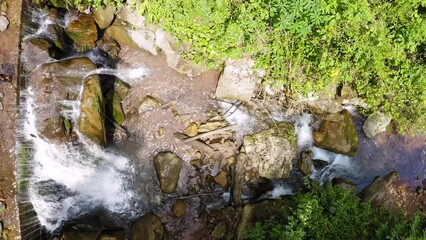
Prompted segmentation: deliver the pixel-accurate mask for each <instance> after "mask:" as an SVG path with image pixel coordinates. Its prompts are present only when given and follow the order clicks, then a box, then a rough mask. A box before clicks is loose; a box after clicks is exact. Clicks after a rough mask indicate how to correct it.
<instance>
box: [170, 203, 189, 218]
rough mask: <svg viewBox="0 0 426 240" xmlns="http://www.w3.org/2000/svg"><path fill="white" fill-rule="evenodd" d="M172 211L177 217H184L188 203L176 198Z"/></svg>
mask: <svg viewBox="0 0 426 240" xmlns="http://www.w3.org/2000/svg"><path fill="white" fill-rule="evenodd" d="M172 213H173V216H175V217H178V218H180V217H183V216H184V215H185V213H186V203H185V201H184V200H182V199H178V200H176V202H175V203H174V204H173V207H172Z"/></svg>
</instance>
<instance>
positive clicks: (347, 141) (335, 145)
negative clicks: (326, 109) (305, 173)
mask: <svg viewBox="0 0 426 240" xmlns="http://www.w3.org/2000/svg"><path fill="white" fill-rule="evenodd" d="M313 135H314V143H315V146H317V147H319V148H323V149H326V150H329V151H332V152H336V153H340V154H346V155H349V156H355V155H356V152H357V149H358V135H357V133H356V129H355V125H354V123H353V122H352V118H351V116H350V114H349V112H348V111H347V110H343V111H342V112H340V113H331V114H329V115H327V116H326V118H325V119H324V120H323V122H322V123H321V127H320V129H319V130H318V131H315V132H314V134H313Z"/></svg>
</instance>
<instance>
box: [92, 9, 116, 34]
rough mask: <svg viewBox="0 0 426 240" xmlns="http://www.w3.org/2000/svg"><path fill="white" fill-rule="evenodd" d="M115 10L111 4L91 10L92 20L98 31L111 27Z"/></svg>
mask: <svg viewBox="0 0 426 240" xmlns="http://www.w3.org/2000/svg"><path fill="white" fill-rule="evenodd" d="M116 11H117V9H116V8H115V6H114V5H113V4H107V5H106V6H105V7H97V8H93V9H92V13H93V18H94V19H95V21H96V23H97V24H98V26H99V28H100V29H105V28H107V27H108V26H109V25H111V23H112V20H114V16H115V12H116Z"/></svg>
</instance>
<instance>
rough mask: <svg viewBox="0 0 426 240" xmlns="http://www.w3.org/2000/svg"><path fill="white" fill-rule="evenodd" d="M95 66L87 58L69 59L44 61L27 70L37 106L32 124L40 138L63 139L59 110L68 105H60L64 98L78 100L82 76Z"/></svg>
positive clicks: (63, 131) (62, 103) (63, 132)
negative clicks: (33, 123)
mask: <svg viewBox="0 0 426 240" xmlns="http://www.w3.org/2000/svg"><path fill="white" fill-rule="evenodd" d="M95 69H96V66H95V64H93V63H92V62H91V61H90V60H89V59H88V58H73V59H67V60H62V61H56V62H52V63H46V64H43V65H41V66H40V67H38V68H36V69H35V70H34V71H32V72H31V75H30V76H29V78H30V80H29V82H30V83H31V84H32V87H33V89H34V98H35V104H36V105H37V108H35V109H34V111H35V114H36V115H37V119H36V121H37V122H36V124H37V127H38V129H39V131H40V132H39V133H40V134H41V135H42V136H43V137H45V138H47V139H49V140H51V141H62V140H64V138H65V130H64V127H63V120H62V117H61V110H63V109H64V108H66V107H69V106H64V103H65V102H64V101H65V100H69V101H77V100H78V96H79V94H80V86H81V84H82V82H83V78H84V75H85V74H87V73H88V72H90V71H93V70H95Z"/></svg>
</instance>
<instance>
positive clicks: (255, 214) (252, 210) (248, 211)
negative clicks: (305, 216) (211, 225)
mask: <svg viewBox="0 0 426 240" xmlns="http://www.w3.org/2000/svg"><path fill="white" fill-rule="evenodd" d="M290 204H292V199H291V198H288V197H287V198H282V199H281V200H267V201H263V202H260V203H255V204H247V205H245V206H244V209H243V212H242V214H241V218H240V223H239V225H238V230H237V237H236V239H237V240H243V239H247V237H248V233H249V231H250V230H251V229H252V228H253V227H254V225H255V224H256V222H262V221H265V220H267V219H269V218H270V217H271V216H272V215H275V214H279V213H281V212H282V208H283V207H285V206H289V205H290Z"/></svg>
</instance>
